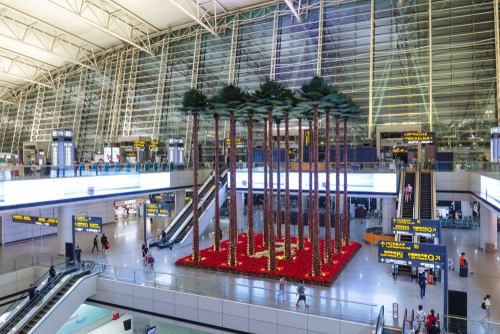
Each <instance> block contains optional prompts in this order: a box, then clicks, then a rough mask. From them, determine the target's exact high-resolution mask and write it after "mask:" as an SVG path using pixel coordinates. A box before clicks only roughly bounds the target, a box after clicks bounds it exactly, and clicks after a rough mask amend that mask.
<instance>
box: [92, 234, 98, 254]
mask: <svg viewBox="0 0 500 334" xmlns="http://www.w3.org/2000/svg"><path fill="white" fill-rule="evenodd" d="M94 248H95V249H97V253H99V247H98V246H97V234H96V235H95V238H94V247H92V253H94Z"/></svg>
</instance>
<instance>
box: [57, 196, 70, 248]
mask: <svg viewBox="0 0 500 334" xmlns="http://www.w3.org/2000/svg"><path fill="white" fill-rule="evenodd" d="M72 216H73V204H68V205H63V206H58V207H57V243H58V245H59V248H58V252H57V254H58V255H60V256H65V255H66V243H67V242H71V243H73V230H72V225H71V224H72V221H73V217H72Z"/></svg>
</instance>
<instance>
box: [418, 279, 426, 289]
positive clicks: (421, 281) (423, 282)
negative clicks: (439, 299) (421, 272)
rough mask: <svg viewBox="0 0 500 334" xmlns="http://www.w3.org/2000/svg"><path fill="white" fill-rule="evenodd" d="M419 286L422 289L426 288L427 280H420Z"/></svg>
mask: <svg viewBox="0 0 500 334" xmlns="http://www.w3.org/2000/svg"><path fill="white" fill-rule="evenodd" d="M419 285H420V287H421V288H425V278H424V279H423V280H420V279H419Z"/></svg>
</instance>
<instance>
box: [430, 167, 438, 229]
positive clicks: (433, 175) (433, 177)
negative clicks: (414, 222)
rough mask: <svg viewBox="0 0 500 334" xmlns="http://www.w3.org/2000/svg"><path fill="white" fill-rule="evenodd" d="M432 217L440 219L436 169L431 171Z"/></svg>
mask: <svg viewBox="0 0 500 334" xmlns="http://www.w3.org/2000/svg"><path fill="white" fill-rule="evenodd" d="M431 219H438V217H437V203H436V171H435V170H432V171H431Z"/></svg>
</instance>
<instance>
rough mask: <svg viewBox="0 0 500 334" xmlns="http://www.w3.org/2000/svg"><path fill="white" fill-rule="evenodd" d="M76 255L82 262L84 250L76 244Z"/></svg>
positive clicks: (79, 261)
mask: <svg viewBox="0 0 500 334" xmlns="http://www.w3.org/2000/svg"><path fill="white" fill-rule="evenodd" d="M75 257H76V262H77V263H78V264H80V263H82V250H81V249H80V246H76V249H75Z"/></svg>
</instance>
